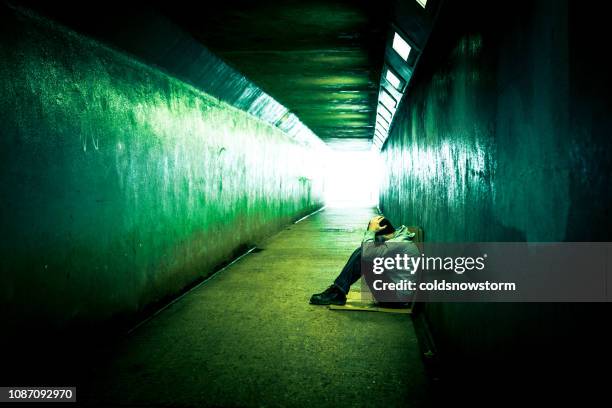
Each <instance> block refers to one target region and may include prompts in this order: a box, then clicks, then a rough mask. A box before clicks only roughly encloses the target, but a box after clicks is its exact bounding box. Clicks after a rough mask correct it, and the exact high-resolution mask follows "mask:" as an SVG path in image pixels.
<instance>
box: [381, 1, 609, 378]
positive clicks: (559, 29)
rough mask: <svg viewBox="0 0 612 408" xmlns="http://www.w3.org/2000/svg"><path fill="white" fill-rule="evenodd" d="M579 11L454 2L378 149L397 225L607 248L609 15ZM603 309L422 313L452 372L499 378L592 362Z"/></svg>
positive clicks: (387, 205)
mask: <svg viewBox="0 0 612 408" xmlns="http://www.w3.org/2000/svg"><path fill="white" fill-rule="evenodd" d="M576 3H577V2H575V3H568V2H564V1H552V0H551V1H548V0H541V1H535V2H528V3H521V4H516V3H515V2H487V1H476V2H446V3H445V5H444V7H443V9H442V12H441V14H440V18H439V20H438V22H437V25H436V27H435V30H434V32H433V34H432V37H431V39H430V42H429V44H428V46H427V48H426V49H425V52H424V54H423V58H422V59H421V62H420V66H419V67H418V68H417V72H416V73H415V75H414V77H413V79H412V82H411V87H410V89H409V90H408V92H407V96H406V97H405V98H404V101H403V102H402V105H401V106H400V109H399V111H398V114H397V116H396V118H395V122H394V124H393V127H392V129H391V134H390V137H389V140H388V142H387V143H386V145H385V146H384V148H383V152H382V155H383V158H384V160H385V162H386V169H387V170H386V175H385V181H384V185H383V188H382V194H381V203H380V205H381V208H382V210H383V211H384V213H385V214H386V215H387V216H388V217H390V218H391V220H392V221H394V222H396V223H404V224H406V225H420V226H422V227H423V229H424V231H425V237H426V241H429V242H432V241H433V242H462V241H475V242H478V241H493V242H494V241H518V242H521V241H531V242H538V241H599V240H609V239H610V230H611V229H610V227H611V221H610V219H609V216H608V215H609V212H608V209H609V205H610V202H611V198H612V190H611V189H610V188H609V177H610V174H611V173H612V172H611V164H610V163H612V153H611V152H612V149H611V147H612V139H610V138H609V129H610V128H611V126H610V125H611V123H610V122H611V119H610V118H611V116H610V103H609V101H610V98H609V95H608V90H609V89H610V77H609V72H611V71H612V70H611V67H610V63H609V62H606V61H604V60H603V59H602V58H600V51H601V49H603V48H600V47H605V46H604V42H605V38H607V37H608V36H607V35H606V34H605V33H604V29H603V27H605V24H603V22H601V21H599V18H598V17H597V16H598V15H605V13H603V12H602V11H601V10H600V11H601V13H598V11H597V10H593V9H592V7H588V8H585V7H582V6H580V5H578V4H576ZM577 279H579V276H577ZM608 309H609V308H607V307H605V306H604V305H561V304H552V305H550V304H549V305H541V304H520V305H519V304H435V303H432V304H428V305H426V307H425V312H424V316H425V318H426V321H427V322H428V323H429V326H430V328H431V332H432V334H433V337H434V340H435V342H436V344H437V346H438V351H439V355H440V356H441V359H442V361H446V362H447V363H448V364H447V368H448V367H451V369H452V370H455V371H456V372H458V373H461V377H462V378H466V377H469V374H467V372H468V371H469V370H470V369H473V370H475V371H479V375H480V377H479V380H482V378H487V377H488V378H489V379H491V380H492V381H495V375H496V374H499V373H500V372H504V371H505V372H506V373H509V372H510V369H511V368H515V369H517V370H521V368H522V371H521V375H520V378H523V379H524V378H527V377H528V376H530V375H536V374H534V373H539V372H542V371H547V372H553V371H554V369H553V368H552V367H553V365H550V363H551V362H553V364H554V365H555V366H556V364H558V365H559V367H563V368H562V369H561V370H559V371H557V374H558V373H562V372H566V370H567V369H568V367H570V366H571V362H577V361H580V362H585V363H586V362H589V363H592V362H593V360H590V359H589V358H588V357H587V358H585V355H584V350H585V349H587V348H588V349H589V350H592V351H593V353H594V354H595V355H598V356H601V353H602V352H605V350H604V349H603V348H599V346H600V345H601V338H602V336H601V333H600V330H601V324H602V320H599V319H600V318H601V319H603V315H604V313H605V311H606V310H608ZM545 361H546V362H545ZM457 378H459V376H455V377H453V379H452V381H454V380H456V379H457ZM517 378H519V377H517ZM574 378H575V377H574ZM505 384H509V383H507V382H506V383H505Z"/></svg>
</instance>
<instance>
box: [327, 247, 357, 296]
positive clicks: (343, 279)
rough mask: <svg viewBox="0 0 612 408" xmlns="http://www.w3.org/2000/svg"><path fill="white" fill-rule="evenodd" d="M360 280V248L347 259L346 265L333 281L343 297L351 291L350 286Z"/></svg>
mask: <svg viewBox="0 0 612 408" xmlns="http://www.w3.org/2000/svg"><path fill="white" fill-rule="evenodd" d="M359 278H361V247H359V248H357V249H356V250H355V251H354V252H353V253H352V255H351V256H350V257H349V259H348V261H347V262H346V265H344V268H342V272H340V275H338V277H337V278H336V280H335V281H334V285H335V286H337V287H338V288H339V289H340V290H341V291H342V292H343V293H344V294H345V295H346V294H347V293H348V292H349V290H350V289H351V285H352V284H353V283H355V282H357V281H358V280H359Z"/></svg>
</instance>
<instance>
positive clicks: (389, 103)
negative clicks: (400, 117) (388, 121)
mask: <svg viewBox="0 0 612 408" xmlns="http://www.w3.org/2000/svg"><path fill="white" fill-rule="evenodd" d="M380 102H381V103H382V104H383V105H385V107H386V108H387V109H389V110H390V111H391V110H393V109H395V106H396V102H395V99H393V97H392V96H391V95H389V92H387V91H385V90H384V89H383V91H382V92H381V93H380Z"/></svg>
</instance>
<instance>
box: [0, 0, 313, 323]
mask: <svg viewBox="0 0 612 408" xmlns="http://www.w3.org/2000/svg"><path fill="white" fill-rule="evenodd" d="M0 30H1V34H0V38H1V40H0V41H1V43H0V78H1V81H0V123H1V124H2V125H1V127H0V152H1V155H2V157H1V158H0V163H2V172H1V173H0V174H1V175H0V177H1V179H0V189H1V196H2V201H1V204H0V205H1V207H2V208H1V210H0V214H1V225H2V235H3V237H2V244H1V246H0V259H2V264H1V265H2V266H1V270H0V304H1V308H0V310H1V312H0V316H1V321H2V322H3V323H2V324H3V326H5V327H6V324H8V323H9V322H12V323H17V322H18V321H19V320H24V321H27V322H28V323H27V324H28V325H32V324H35V325H37V326H39V325H43V326H44V325H45V323H49V324H50V325H51V326H57V325H63V324H66V323H75V322H80V321H89V322H92V323H95V322H99V321H102V320H105V319H108V318H111V317H114V316H115V317H116V316H119V315H130V314H133V313H135V312H137V311H140V310H142V309H143V308H144V307H145V306H146V305H149V304H151V303H152V302H156V301H159V300H160V299H163V298H165V297H167V296H169V295H172V294H175V293H177V292H178V291H180V290H181V289H182V288H184V287H185V286H186V285H188V284H190V283H191V282H193V281H194V280H196V279H198V278H201V277H203V276H206V275H207V274H208V273H210V272H211V271H212V270H213V269H214V268H215V267H216V266H217V265H219V264H220V263H222V262H224V261H227V260H228V259H230V258H231V257H232V256H234V255H236V254H237V253H239V252H240V251H241V250H243V249H244V248H245V247H246V246H248V245H252V244H253V243H255V242H257V240H259V239H261V238H262V237H264V236H266V235H269V234H271V233H273V232H275V231H277V230H278V229H280V228H281V226H283V225H284V224H286V223H288V222H290V221H291V220H293V219H295V218H297V217H300V216H303V215H304V214H307V213H308V212H311V211H313V210H315V209H317V208H319V207H320V206H321V191H320V174H319V173H318V169H319V168H320V164H319V157H321V155H320V152H319V151H318V150H317V149H315V148H313V147H308V146H307V145H305V144H302V143H299V142H298V141H297V140H296V139H295V138H294V137H290V136H289V135H288V134H287V133H285V132H283V131H281V130H280V129H279V128H277V127H274V126H272V125H270V124H269V123H266V122H265V121H263V120H261V119H258V118H257V117H256V116H254V115H252V114H249V113H246V112H245V111H242V110H239V109H237V108H235V107H232V106H230V105H228V104H226V103H224V102H221V101H219V100H218V99H217V98H214V97H211V96H209V95H207V94H205V93H203V92H201V91H200V90H198V89H196V88H194V87H192V86H190V85H187V84H186V83H184V82H181V81H179V80H177V79H175V78H173V77H170V76H168V75H166V74H164V73H162V72H161V71H159V70H157V69H154V68H151V67H149V66H147V65H144V64H142V63H140V62H137V61H135V60H134V59H132V58H130V57H128V56H126V55H123V54H121V53H119V52H117V51H114V50H112V49H109V48H107V47H105V46H102V45H100V44H99V43H97V42H95V41H92V40H89V39H87V38H84V37H82V36H80V35H77V34H76V33H74V32H71V31H69V30H66V29H63V28H61V27H59V26H56V25H55V24H53V23H51V22H49V21H46V20H44V19H41V18H38V17H35V16H31V15H29V14H28V13H25V14H24V13H23V12H21V11H17V10H13V9H9V8H6V9H3V13H2V17H1V22H0ZM201 79H202V78H201ZM202 80H203V79H202ZM211 80H212V79H211Z"/></svg>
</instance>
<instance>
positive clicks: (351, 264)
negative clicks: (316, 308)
mask: <svg viewBox="0 0 612 408" xmlns="http://www.w3.org/2000/svg"><path fill="white" fill-rule="evenodd" d="M360 277H361V247H359V248H357V249H356V250H355V251H354V252H353V254H352V255H351V256H350V257H349V259H348V261H347V262H346V265H344V268H342V272H340V275H338V277H337V278H336V280H335V281H334V284H333V285H331V286H330V287H329V288H327V289H326V290H325V291H324V292H321V293H316V294H314V295H312V297H311V298H310V303H311V304H313V305H343V304H345V303H346V294H347V293H348V291H349V290H350V288H351V285H352V284H353V283H355V282H357V281H358V280H359V278H360Z"/></svg>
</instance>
